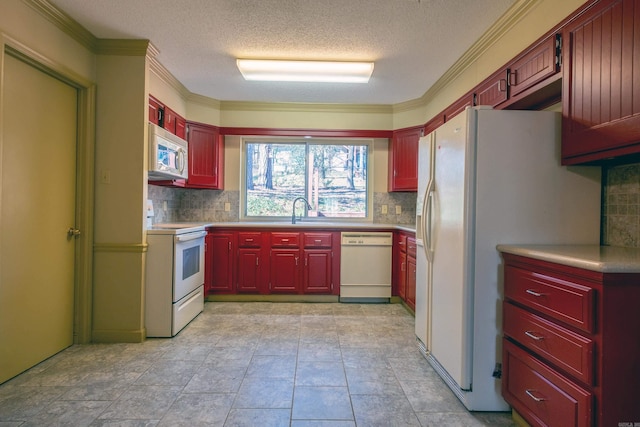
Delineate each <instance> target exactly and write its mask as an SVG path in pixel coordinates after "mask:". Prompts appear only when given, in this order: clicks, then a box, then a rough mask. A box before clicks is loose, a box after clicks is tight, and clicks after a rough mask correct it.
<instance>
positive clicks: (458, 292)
mask: <svg viewBox="0 0 640 427" xmlns="http://www.w3.org/2000/svg"><path fill="white" fill-rule="evenodd" d="M466 117H467V113H462V114H459V115H457V116H456V117H454V118H453V119H452V120H451V121H449V122H447V123H445V124H444V125H442V126H441V127H440V128H438V129H437V130H436V142H435V175H434V181H435V187H434V200H433V205H434V208H433V209H434V210H433V212H434V215H433V237H432V245H433V269H432V289H431V292H432V301H431V304H430V306H431V307H432V312H431V322H432V323H431V331H432V336H431V349H430V351H431V354H432V356H433V357H434V358H435V359H436V360H437V361H438V362H439V363H440V364H441V365H442V366H443V367H444V368H445V369H446V370H447V372H448V373H449V375H451V377H452V378H453V379H454V380H455V381H456V382H457V383H458V385H459V386H460V387H461V388H462V389H468V388H469V387H470V383H471V378H470V373H469V369H470V366H469V360H468V359H467V358H466V354H465V353H466V352H467V351H470V348H469V346H468V344H467V340H468V337H469V335H468V334H469V333H470V331H468V321H469V316H470V313H468V312H469V310H470V307H469V305H468V302H466V301H465V298H468V297H469V295H468V291H466V282H465V281H466V279H467V277H466V271H467V270H466V267H465V266H466V262H467V260H466V250H467V247H468V246H467V238H468V237H467V236H468V234H467V232H466V230H465V227H466V218H465V215H466V213H467V208H468V207H467V196H468V191H469V189H468V188H467V178H468V177H467V175H466V174H467V171H468V165H467V162H468V161H469V159H468V156H467V155H466V149H467V144H466V131H467V130H466Z"/></svg>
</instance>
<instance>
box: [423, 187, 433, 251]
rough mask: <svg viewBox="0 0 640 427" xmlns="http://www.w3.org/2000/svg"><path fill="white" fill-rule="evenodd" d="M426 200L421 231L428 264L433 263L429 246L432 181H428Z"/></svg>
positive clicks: (430, 246)
mask: <svg viewBox="0 0 640 427" xmlns="http://www.w3.org/2000/svg"><path fill="white" fill-rule="evenodd" d="M426 194H427V195H426V198H425V199H426V200H425V202H424V204H423V210H424V211H425V212H424V213H423V215H422V218H423V226H422V229H423V230H424V231H423V233H424V235H425V236H424V245H423V248H424V252H425V255H426V256H427V261H429V263H432V262H433V251H432V250H431V248H432V245H431V237H432V236H431V231H432V230H431V220H432V213H433V209H432V205H433V180H431V181H429V185H428V186H427V191H426Z"/></svg>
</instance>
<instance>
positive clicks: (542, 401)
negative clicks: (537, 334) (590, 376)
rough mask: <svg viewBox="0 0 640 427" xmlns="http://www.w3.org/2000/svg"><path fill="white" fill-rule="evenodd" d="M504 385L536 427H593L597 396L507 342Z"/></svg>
mask: <svg viewBox="0 0 640 427" xmlns="http://www.w3.org/2000/svg"><path fill="white" fill-rule="evenodd" d="M502 361H503V364H504V368H505V370H506V371H507V372H508V373H509V375H508V376H507V377H506V378H504V380H503V382H502V392H503V395H504V396H505V398H507V401H508V402H509V403H510V404H511V405H512V406H513V407H514V408H515V409H516V410H517V411H518V412H519V413H520V414H521V415H522V416H524V417H525V419H526V420H527V421H528V422H529V423H530V424H532V425H533V426H540V427H544V426H576V427H590V426H592V425H593V395H592V394H591V393H590V392H589V391H587V390H585V389H583V388H582V387H580V386H578V385H577V384H575V383H574V382H572V381H571V380H569V379H567V378H565V377H563V376H562V375H560V374H558V373H556V372H555V371H553V370H552V369H549V368H548V367H547V366H545V365H544V364H543V363H541V362H539V361H538V360H537V359H536V358H534V357H532V356H531V355H529V354H528V353H526V352H525V351H524V350H522V349H520V348H519V347H517V346H515V345H514V344H512V343H511V342H509V341H508V340H504V341H503V358H502Z"/></svg>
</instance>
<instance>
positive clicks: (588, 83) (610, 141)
mask: <svg viewBox="0 0 640 427" xmlns="http://www.w3.org/2000/svg"><path fill="white" fill-rule="evenodd" d="M563 40H564V42H563V43H564V47H563V68H564V72H563V79H562V80H563V87H562V111H563V121H562V162H563V164H567V165H571V164H579V163H588V162H595V161H598V160H603V159H607V158H610V157H616V156H620V155H625V154H637V153H640V71H639V70H640V2H638V1H635V0H616V1H614V0H601V1H600V2H598V3H596V4H595V6H593V7H592V8H591V9H590V10H588V11H587V12H586V13H585V14H583V16H582V17H580V18H579V19H577V20H576V21H575V22H571V23H570V24H569V25H567V27H566V28H565V29H564V31H563Z"/></svg>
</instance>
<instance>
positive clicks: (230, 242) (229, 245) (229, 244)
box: [229, 242, 231, 250]
mask: <svg viewBox="0 0 640 427" xmlns="http://www.w3.org/2000/svg"><path fill="white" fill-rule="evenodd" d="M229 250H231V242H229Z"/></svg>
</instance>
